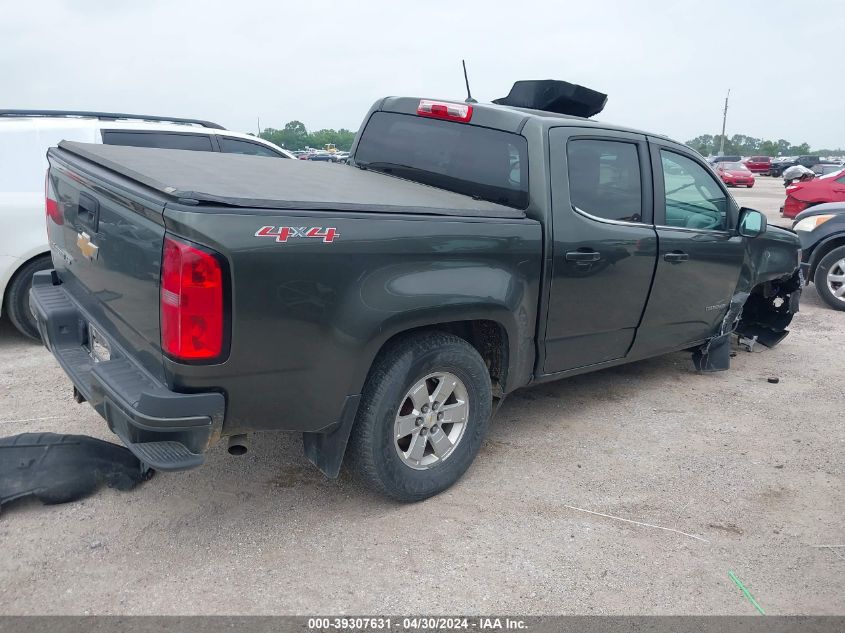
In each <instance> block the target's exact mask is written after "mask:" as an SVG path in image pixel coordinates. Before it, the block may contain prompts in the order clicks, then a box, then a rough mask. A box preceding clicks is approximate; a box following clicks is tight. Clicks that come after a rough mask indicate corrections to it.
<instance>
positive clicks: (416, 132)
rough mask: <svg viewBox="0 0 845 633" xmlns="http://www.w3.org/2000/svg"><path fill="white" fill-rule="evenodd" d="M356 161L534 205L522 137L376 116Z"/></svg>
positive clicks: (411, 177)
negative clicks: (530, 199) (529, 186)
mask: <svg viewBox="0 0 845 633" xmlns="http://www.w3.org/2000/svg"><path fill="white" fill-rule="evenodd" d="M355 162H356V163H357V164H358V165H360V166H364V167H367V168H368V169H372V170H378V171H381V172H384V173H388V174H392V175H394V176H400V177H402V178H407V179H409V180H414V181H417V182H421V183H424V184H427V185H432V186H434V187H438V188H440V189H447V190H449V191H454V192H455V193H462V194H466V195H470V196H473V197H474V198H478V199H481V200H489V201H491V202H497V203H499V204H504V205H507V206H509V207H516V208H517V209H524V208H525V207H527V206H528V144H527V142H526V140H525V138H523V137H522V136H519V135H518V134H511V133H509V132H502V131H501V130H492V129H490V128H484V127H478V126H474V125H467V124H466V123H456V122H452V121H442V120H437V119H428V118H424V117H419V116H414V115H407V114H396V113H393V112H376V113H374V114H373V115H372V116H371V117H370V120H369V122H368V123H367V127H366V128H365V129H364V132H363V133H362V134H361V139H360V141H359V142H358V149H357V151H356V152H355Z"/></svg>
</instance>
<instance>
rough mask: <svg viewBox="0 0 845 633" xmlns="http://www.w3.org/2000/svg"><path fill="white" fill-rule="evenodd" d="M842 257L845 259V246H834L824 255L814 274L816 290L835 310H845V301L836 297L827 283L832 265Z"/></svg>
mask: <svg viewBox="0 0 845 633" xmlns="http://www.w3.org/2000/svg"><path fill="white" fill-rule="evenodd" d="M841 259H845V246H840V247H839V248H834V249H833V250H832V251H830V252H829V253H828V254H827V255H825V256H824V257H822V259H821V261H820V262H819V263H818V265H817V266H816V272H815V274H814V275H813V283H814V284H816V290H817V291H818V293H819V296H820V297H821V298H822V299H823V300H824V302H825V303H826V304H827V305H829V306H830V307H831V308H833V309H834V310H845V301H843V300H842V299H838V298H836V297H835V296H834V295H833V293H832V292H831V290H830V288H829V287H828V285H827V274H828V273H829V272H830V268H831V266H833V265H834V264H835V263H836V262H838V261H840V260H841Z"/></svg>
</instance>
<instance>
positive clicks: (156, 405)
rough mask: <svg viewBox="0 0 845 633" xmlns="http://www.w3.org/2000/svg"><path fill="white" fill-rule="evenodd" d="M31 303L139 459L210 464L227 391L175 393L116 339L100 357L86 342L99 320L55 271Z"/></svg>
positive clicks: (48, 336)
mask: <svg viewBox="0 0 845 633" xmlns="http://www.w3.org/2000/svg"><path fill="white" fill-rule="evenodd" d="M29 302H30V307H31V308H32V313H33V314H34V315H35V318H36V320H37V321H38V330H39V333H40V334H41V339H42V340H43V341H44V344H45V345H46V346H47V349H49V350H50V351H51V352H52V353H53V356H55V357H56V360H58V361H59V364H60V365H61V366H62V369H64V371H65V373H66V374H67V375H68V377H69V378H70V380H71V382H72V383H73V385H74V386H75V387H76V389H77V390H78V391H79V393H80V394H82V396H83V397H84V398H85V399H86V400H87V401H88V402H89V403H90V404H91V406H92V407H94V409H95V410H96V411H97V413H99V414H100V415H101V416H102V417H103V418H104V419H105V420H106V422H107V423H108V426H109V428H110V429H111V430H112V432H113V433H115V434H116V435H117V436H118V437H120V439H121V440H122V441H123V443H124V444H125V445H126V447H127V448H128V449H129V450H130V451H132V453H134V454H135V455H136V456H137V457H138V459H140V460H141V461H142V462H144V463H146V464H147V465H149V466H150V467H152V468H154V469H156V470H163V471H165V470H186V469H188V468H195V467H197V466H199V465H201V464H202V463H203V462H204V461H205V452H206V450H207V449H208V447H209V446H211V445H212V444H213V443H214V442H215V441H216V440H217V439H218V438H219V437H220V431H221V428H222V425H223V415H224V411H225V406H226V400H225V397H224V396H223V394H221V393H196V394H185V393H176V392H174V391H170V390H169V389H168V388H167V387H166V386H165V385H163V384H162V383H161V382H160V381H158V380H157V379H156V378H154V377H153V376H151V375H150V374H149V373H148V372H146V371H144V370H143V369H142V368H141V367H140V366H139V365H138V364H137V363H136V362H134V361H133V360H132V358H131V357H130V356H129V355H128V354H127V353H126V351H125V350H123V349H121V348H120V347H119V346H118V345H117V343H115V341H113V340H110V339H108V338H107V343H108V345H109V349H110V352H111V355H110V359H109V360H107V361H103V362H97V361H95V360H94V359H93V358H92V356H91V354H90V352H89V349H88V347H86V346H87V345H88V324H92V325H93V326H94V327H97V326H98V324H97V323H96V322H94V321H93V320H92V319H91V318H90V317H89V316H88V315H87V314H85V313H84V311H83V310H82V309H81V308H80V307H79V305H78V304H77V303H76V302H75V301H74V300H73V298H72V297H71V296H70V295H69V294H68V293H67V292H66V291H65V289H64V288H63V287H62V286H61V284H59V283H58V278H56V277H55V276H54V273H53V271H45V272H40V273H36V274H35V276H34V277H33V280H32V290H31V292H30V298H29ZM97 329H98V331H100V332H102V331H103V328H102V327H97Z"/></svg>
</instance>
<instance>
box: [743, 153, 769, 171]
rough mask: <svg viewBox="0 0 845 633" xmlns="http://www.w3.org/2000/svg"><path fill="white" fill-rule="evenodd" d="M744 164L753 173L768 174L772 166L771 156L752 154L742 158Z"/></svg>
mask: <svg viewBox="0 0 845 633" xmlns="http://www.w3.org/2000/svg"><path fill="white" fill-rule="evenodd" d="M743 162H744V163H745V166H746V167H748V169H749V170H750V171H751V172H752V173H754V174H768V173H769V168H770V167H771V166H772V157H771V156H752V157H751V158H749V159H747V160H744V161H743Z"/></svg>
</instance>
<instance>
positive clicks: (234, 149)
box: [217, 136, 287, 158]
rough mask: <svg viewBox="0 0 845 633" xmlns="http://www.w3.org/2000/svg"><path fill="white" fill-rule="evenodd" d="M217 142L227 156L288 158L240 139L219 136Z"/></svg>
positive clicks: (262, 146)
mask: <svg viewBox="0 0 845 633" xmlns="http://www.w3.org/2000/svg"><path fill="white" fill-rule="evenodd" d="M217 140H218V141H219V142H220V151H221V152H225V153H227V154H249V155H250V156H272V157H273V158H287V156H285V155H284V154H277V153H276V152H274V151H273V150H272V149H270V148H269V147H266V146H264V145H259V144H258V143H252V142H251V141H243V140H241V139H239V138H229V137H228V136H218V137H217Z"/></svg>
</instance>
